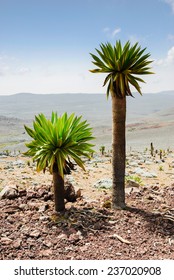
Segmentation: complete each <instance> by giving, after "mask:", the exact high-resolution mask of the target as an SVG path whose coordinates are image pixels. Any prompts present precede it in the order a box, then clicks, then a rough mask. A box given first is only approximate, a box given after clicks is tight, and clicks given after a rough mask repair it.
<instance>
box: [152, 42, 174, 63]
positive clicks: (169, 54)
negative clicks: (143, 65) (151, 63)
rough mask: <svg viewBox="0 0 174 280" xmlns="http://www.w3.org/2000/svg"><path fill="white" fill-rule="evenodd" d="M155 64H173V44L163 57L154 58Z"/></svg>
mask: <svg viewBox="0 0 174 280" xmlns="http://www.w3.org/2000/svg"><path fill="white" fill-rule="evenodd" d="M155 64H156V65H164V66H167V65H172V64H174V46H173V47H172V48H171V49H169V51H168V52H167V55H166V57H165V58H162V59H157V60H155Z"/></svg>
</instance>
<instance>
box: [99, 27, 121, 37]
mask: <svg viewBox="0 0 174 280" xmlns="http://www.w3.org/2000/svg"><path fill="white" fill-rule="evenodd" d="M103 32H104V33H105V34H106V35H107V36H108V37H110V38H114V37H115V36H116V35H117V34H118V33H120V32H121V28H120V27H117V28H115V29H114V30H112V29H110V28H109V27H105V28H103Z"/></svg>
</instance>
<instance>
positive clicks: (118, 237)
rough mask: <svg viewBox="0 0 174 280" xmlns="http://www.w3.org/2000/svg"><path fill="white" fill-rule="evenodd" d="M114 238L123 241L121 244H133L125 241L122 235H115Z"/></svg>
mask: <svg viewBox="0 0 174 280" xmlns="http://www.w3.org/2000/svg"><path fill="white" fill-rule="evenodd" d="M112 237H114V238H115V237H116V238H117V239H118V240H119V241H121V242H123V243H126V244H131V242H130V241H128V240H126V239H124V238H123V237H121V236H120V235H118V234H116V233H115V234H113V236H112Z"/></svg>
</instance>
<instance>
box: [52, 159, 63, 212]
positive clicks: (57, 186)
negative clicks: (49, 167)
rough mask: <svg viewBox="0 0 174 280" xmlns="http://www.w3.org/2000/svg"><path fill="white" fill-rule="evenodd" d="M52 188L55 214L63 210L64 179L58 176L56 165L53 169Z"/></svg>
mask: <svg viewBox="0 0 174 280" xmlns="http://www.w3.org/2000/svg"><path fill="white" fill-rule="evenodd" d="M53 187H54V201H55V210H56V211H57V212H60V211H63V210H64V209H65V201H64V196H65V195H64V192H65V191H64V179H63V178H62V176H60V174H59V172H58V167H57V164H54V167H53Z"/></svg>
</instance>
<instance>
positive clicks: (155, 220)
mask: <svg viewBox="0 0 174 280" xmlns="http://www.w3.org/2000/svg"><path fill="white" fill-rule="evenodd" d="M126 211H128V212H130V213H133V214H134V215H136V216H140V217H141V218H142V219H143V221H145V222H146V223H147V227H148V230H149V231H151V232H156V233H160V234H161V235H162V236H164V237H165V236H168V237H173V236H174V209H171V210H168V211H166V212H164V213H160V212H157V213H155V212H150V211H146V210H144V209H140V208H136V207H130V206H127V207H126Z"/></svg>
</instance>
